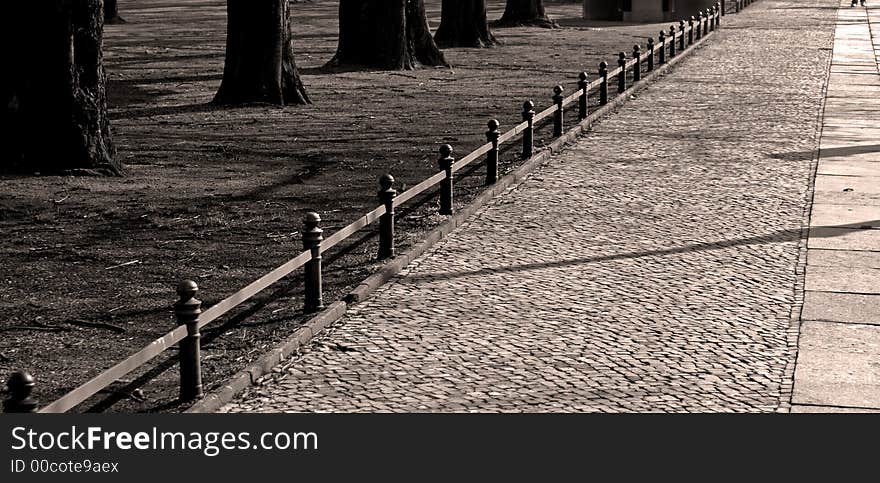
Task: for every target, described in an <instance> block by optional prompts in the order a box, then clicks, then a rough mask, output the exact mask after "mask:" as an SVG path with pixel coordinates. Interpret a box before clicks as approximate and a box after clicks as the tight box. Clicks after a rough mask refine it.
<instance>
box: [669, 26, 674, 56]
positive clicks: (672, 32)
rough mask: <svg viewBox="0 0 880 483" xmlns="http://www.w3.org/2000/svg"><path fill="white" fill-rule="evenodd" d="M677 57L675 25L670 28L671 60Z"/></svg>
mask: <svg viewBox="0 0 880 483" xmlns="http://www.w3.org/2000/svg"><path fill="white" fill-rule="evenodd" d="M673 57H675V25H670V26H669V60H672V58H673Z"/></svg>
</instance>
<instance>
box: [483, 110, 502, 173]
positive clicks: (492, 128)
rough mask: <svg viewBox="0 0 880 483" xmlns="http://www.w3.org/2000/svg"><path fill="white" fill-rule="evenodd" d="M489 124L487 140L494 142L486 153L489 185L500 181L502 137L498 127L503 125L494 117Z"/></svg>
mask: <svg viewBox="0 0 880 483" xmlns="http://www.w3.org/2000/svg"><path fill="white" fill-rule="evenodd" d="M487 126H488V127H489V130H488V131H486V141H487V142H490V143H492V150H491V151H489V152H488V153H486V184H487V185H489V184H494V183H495V182H496V181H498V138H499V137H501V132H500V131H499V130H498V128H499V127H500V126H501V125H500V124H499V123H498V121H497V120H495V119H492V120H491V121H489V123H488V124H487Z"/></svg>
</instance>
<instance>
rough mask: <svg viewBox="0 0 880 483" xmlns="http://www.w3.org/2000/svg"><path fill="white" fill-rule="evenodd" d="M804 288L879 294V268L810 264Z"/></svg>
mask: <svg viewBox="0 0 880 483" xmlns="http://www.w3.org/2000/svg"><path fill="white" fill-rule="evenodd" d="M804 289H805V290H808V291H809V290H817V291H822V292H843V293H861V294H880V270H877V269H874V268H854V267H823V266H815V265H812V264H810V265H809V268H808V269H807V273H806V280H805V282H804Z"/></svg>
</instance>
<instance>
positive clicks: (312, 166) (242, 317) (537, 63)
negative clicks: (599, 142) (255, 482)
mask: <svg viewBox="0 0 880 483" xmlns="http://www.w3.org/2000/svg"><path fill="white" fill-rule="evenodd" d="M489 3H490V9H489V18H490V19H497V18H499V17H500V16H501V12H502V10H503V3H504V2H503V1H502V0H492V1H490V2H489ZM426 4H427V7H428V15H429V18H430V25H431V28H432V29H436V27H437V24H438V22H439V18H440V11H439V10H440V0H426ZM293 8H294V11H295V18H296V38H295V47H296V49H297V55H298V58H297V62H298V64H299V67H300V68H301V71H302V75H303V80H304V83H305V85H306V88H307V89H308V92H309V95H310V96H311V98H312V100H313V102H314V104H312V105H309V106H293V107H286V108H277V107H270V106H251V107H243V108H217V107H214V106H212V105H211V104H210V101H211V99H212V97H213V95H214V93H215V92H216V90H217V87H218V86H219V83H220V79H221V73H222V70H223V56H224V42H225V27H226V25H225V20H226V19H225V2H224V1H222V0H176V1H174V2H171V1H168V0H139V1H137V2H135V1H122V2H120V10H121V14H122V16H123V17H124V18H125V19H126V20H127V21H128V23H125V24H121V25H109V26H107V28H106V38H105V55H106V67H107V72H108V76H109V89H110V103H111V106H110V107H111V123H112V124H111V126H112V130H113V139H114V141H115V143H116V146H117V148H118V156H119V157H120V159H121V160H122V161H123V163H124V164H125V169H126V173H125V176H124V177H122V178H110V179H105V178H88V177H80V178H74V177H48V176H30V177H4V178H0V230H2V234H3V240H4V242H3V244H2V246H0V312H2V313H3V317H2V320H0V333H2V334H3V338H2V341H0V376H2V377H3V378H5V377H6V375H7V374H9V373H10V372H11V371H13V370H15V369H24V370H28V371H30V372H31V373H32V374H33V375H34V376H35V377H36V379H37V387H36V390H35V396H36V398H37V399H38V400H39V401H40V403H41V404H46V403H48V402H51V401H52V400H54V399H56V398H58V397H60V396H62V395H63V394H64V393H66V392H67V391H70V390H71V389H73V388H75V387H76V386H78V385H79V384H81V383H83V382H85V381H86V380H88V379H89V378H91V377H93V376H95V375H96V374H98V373H100V372H101V371H103V370H104V369H106V368H108V367H110V366H111V365H113V364H114V363H116V362H118V361H120V360H121V359H123V358H125V357H126V356H128V355H130V354H131V353H133V352H135V351H136V350H138V349H140V348H141V347H143V346H144V345H145V344H147V343H149V342H150V341H151V340H153V339H155V338H156V337H158V336H161V335H162V334H164V333H165V332H167V331H168V330H170V329H171V328H172V327H173V326H174V322H173V317H172V314H171V311H170V306H171V304H172V303H173V302H174V301H175V294H174V287H175V285H176V283H177V282H178V281H179V280H181V279H184V278H192V279H193V280H196V281H197V282H198V284H199V286H200V287H201V292H200V294H199V297H200V298H201V299H202V300H203V302H204V307H208V306H210V305H211V304H213V303H216V302H217V301H218V300H221V299H222V298H224V297H225V296H227V295H229V294H231V293H233V292H235V291H236V290H238V289H239V288H241V287H243V286H244V285H246V284H247V283H249V282H251V281H253V280H254V279H256V278H258V277H259V276H261V275H262V274H264V273H265V272H268V271H269V270H271V269H273V268H275V267H276V266H278V265H280V264H282V263H283V262H285V261H286V260H287V259H289V258H291V257H293V256H295V255H296V254H298V253H299V252H300V249H301V241H300V236H299V230H300V227H301V220H302V217H303V214H304V213H305V212H306V211H307V210H310V209H314V210H316V211H318V212H319V213H320V214H321V216H322V218H323V219H324V224H323V227H324V229H325V233H326V234H330V233H332V232H333V231H335V230H336V229H338V228H340V227H342V226H345V225H346V224H347V223H349V222H351V221H353V220H354V219H356V218H358V217H359V216H361V215H362V214H363V213H364V212H366V211H368V210H369V209H371V208H373V207H374V206H376V205H377V200H376V191H377V189H378V186H377V178H378V177H379V175H381V174H383V173H386V172H390V173H392V174H393V175H394V176H395V178H396V179H397V180H398V181H399V185H398V189H405V187H406V186H411V185H413V184H415V183H417V182H419V181H421V180H422V179H424V178H426V177H428V176H430V175H431V174H433V173H434V172H435V171H436V170H437V163H436V160H437V151H438V147H439V146H440V145H441V144H444V143H449V144H452V145H453V146H454V148H455V152H456V155H457V157H460V156H462V155H463V154H465V153H467V152H469V151H470V150H472V149H474V148H475V147H477V146H479V145H481V144H482V143H484V142H485V137H484V132H485V130H486V121H487V120H489V119H491V118H497V119H498V120H499V121H500V122H501V125H502V130H505V129H506V128H507V127H510V126H512V125H514V124H516V123H518V122H519V121H520V120H521V119H520V111H521V105H522V102H523V101H524V100H527V99H531V100H533V101H534V102H535V104H536V107H537V108H538V109H543V108H545V107H547V106H548V105H549V104H550V96H551V94H552V92H551V88H552V87H553V86H554V85H555V84H557V83H561V84H563V85H564V86H565V88H566V92H572V90H573V89H575V87H576V79H577V74H578V72H580V71H581V70H586V71H588V72H590V73H591V78H594V76H595V72H596V66H597V64H598V62H599V61H600V60H606V61H608V62H609V64H611V65H615V64H614V59H615V58H616V53H617V52H618V51H620V50H625V51H627V52H630V51H631V49H632V46H633V44H634V43H639V44H641V45H643V46H644V44H645V40H646V37H647V36H649V35H656V34H657V32H658V31H659V30H660V29H661V28H663V27H666V28H668V25H657V24H647V25H646V24H642V25H624V24H620V23H599V22H585V21H583V20H582V19H581V18H580V12H581V10H580V9H581V6H580V4H576V3H570V2H565V3H550V4H548V11H549V14H550V16H551V17H552V18H554V19H555V20H556V21H557V22H558V23H559V24H560V28H558V29H552V30H550V29H540V28H509V29H496V30H495V34H496V36H497V37H498V38H499V39H500V40H501V41H502V42H503V45H501V46H499V47H496V48H492V49H448V50H446V51H445V54H446V56H447V60H448V61H449V62H450V63H451V65H452V67H451V68H428V69H422V70H415V71H405V72H382V71H352V72H343V73H333V74H329V73H325V72H324V71H322V69H321V66H322V65H323V64H324V63H325V62H326V61H328V60H329V59H330V58H331V57H332V55H333V53H334V51H335V48H336V40H337V19H336V17H337V8H338V2H335V1H331V0H315V1H313V2H307V3H296V4H294V5H293ZM573 122H574V113H570V114H569V116H568V119H567V123H569V124H571V123H573ZM549 131H550V129H549V127H548V126H544V127H542V128H541V129H540V130H539V131H538V132H537V133H536V145H537V146H539V147H540V146H541V145H543V144H545V143H546V141H547V140H548V137H549ZM46 142H51V133H47V139H46ZM510 147H511V149H508V150H506V151H505V152H504V153H503V155H502V158H503V159H502V168H501V171H502V173H503V172H506V171H509V170H510V169H512V167H514V166H515V165H516V163H517V162H518V161H519V160H518V159H517V145H516V144H513V145H511V146H510ZM483 176H484V171H483V169H482V168H478V169H475V170H473V171H472V172H467V173H462V176H460V179H459V182H458V185H457V188H456V196H457V200H456V202H457V204H461V203H465V202H467V201H468V200H469V199H471V198H472V197H473V195H474V194H475V193H477V192H478V191H479V189H480V187H481V184H482V178H483ZM435 196H436V194H435V193H434V192H431V193H428V194H427V195H426V196H425V197H422V198H420V199H417V200H415V202H414V203H412V204H410V205H408V206H406V207H403V208H401V209H400V210H399V212H398V213H399V218H398V220H399V221H398V223H399V229H400V231H401V233H400V235H399V240H400V242H399V245H398V248H399V249H401V250H404V249H406V247H407V246H410V245H412V244H413V243H414V242H416V241H418V240H419V237H420V235H421V234H422V233H424V231H425V230H426V229H429V228H430V227H432V226H434V225H436V224H437V223H438V222H440V221H442V219H443V218H442V217H441V216H439V215H437V213H436V212H437V207H436V200H435ZM375 250H376V242H375V239H374V236H373V232H372V231H365V232H364V233H363V234H362V236H357V237H354V238H352V239H351V243H348V244H345V245H344V246H343V247H341V248H340V249H338V250H333V251H331V252H330V253H329V254H328V256H327V257H326V259H325V261H326V265H325V274H324V280H325V300H326V301H328V302H329V301H332V300H335V299H337V298H338V297H339V296H341V295H342V294H344V293H345V291H346V289H349V288H351V287H352V286H353V285H355V284H357V283H358V282H360V281H361V280H362V279H363V278H365V277H366V276H367V275H369V274H370V273H371V272H373V271H374V270H375V268H376V267H377V266H378V265H377V263H376V261H375V256H374V254H375ZM300 284H301V282H300V279H299V277H289V280H285V281H283V282H281V283H280V284H278V286H277V287H273V288H272V289H270V290H268V291H267V293H265V294H263V295H261V296H260V297H258V298H257V299H256V300H255V301H254V302H252V303H247V304H244V305H243V306H242V307H241V308H240V310H237V311H235V312H234V313H233V314H232V315H231V316H230V317H226V318H224V319H221V320H220V321H218V322H217V323H216V324H212V325H211V326H210V328H209V329H208V330H206V331H205V333H204V337H203V349H202V351H203V352H202V355H203V371H204V380H205V383H206V388H207V389H210V388H212V387H215V386H217V385H218V384H220V383H221V382H222V381H223V380H224V378H226V377H228V376H230V375H232V374H233V373H234V372H236V371H238V370H240V369H241V368H243V367H244V366H245V365H246V364H247V363H248V362H249V361H252V360H254V359H256V358H257V357H258V356H259V355H260V354H262V353H263V352H264V351H265V350H267V349H268V348H270V347H271V346H272V345H274V344H275V343H277V342H278V341H279V340H281V339H282V338H284V337H285V336H286V335H287V334H289V333H290V332H291V331H292V330H293V329H294V328H296V327H297V326H298V325H299V324H300V323H302V321H303V320H304V318H305V316H304V315H303V314H302V311H301V305H302V299H301V296H300V288H301V287H300ZM174 354H175V350H174V349H172V350H169V351H167V352H166V353H165V354H164V355H163V356H160V357H159V358H157V359H156V360H155V361H154V362H153V363H151V364H149V365H147V366H145V367H144V368H143V369H141V370H139V371H136V372H135V373H132V374H130V375H129V377H127V378H126V379H125V380H123V381H120V382H119V383H117V384H115V385H114V386H112V387H111V388H110V390H109V391H106V392H103V393H101V394H99V395H98V396H96V397H94V398H92V399H91V400H89V401H87V402H86V403H84V404H82V405H81V406H80V407H78V408H77V409H76V410H77V411H106V410H109V411H123V412H141V411H147V412H153V411H176V410H179V409H180V408H181V405H180V404H179V403H178V402H177V400H176V397H177V390H178V389H177V384H178V375H177V367H176V366H175V365H174V361H173V356H174Z"/></svg>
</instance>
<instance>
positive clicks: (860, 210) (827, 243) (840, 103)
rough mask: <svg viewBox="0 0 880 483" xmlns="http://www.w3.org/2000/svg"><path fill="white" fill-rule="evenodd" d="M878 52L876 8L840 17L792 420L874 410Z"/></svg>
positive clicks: (879, 269)
mask: <svg viewBox="0 0 880 483" xmlns="http://www.w3.org/2000/svg"><path fill="white" fill-rule="evenodd" d="M845 5H848V3H845ZM869 16H870V22H869ZM872 38H873V41H872ZM878 43H880V9H878V8H875V7H874V6H873V5H872V6H871V7H869V9H867V10H866V9H865V8H849V7H846V6H845V7H844V8H841V10H840V11H839V14H838V26H837V30H836V32H835V38H834V53H833V58H832V63H831V74H830V76H829V80H828V95H827V99H826V103H825V114H824V116H823V122H822V136H821V141H820V146H821V151H820V156H819V166H818V172H817V175H816V192H815V197H814V199H813V211H812V216H811V222H810V227H811V230H810V238H809V243H808V247H809V250H808V252H807V253H808V254H807V267H806V294H805V299H804V308H803V319H804V321H803V324H802V327H801V337H800V350H799V351H798V362H797V370H796V372H795V385H794V398H793V399H792V402H793V403H794V407H793V411H795V412H819V411H821V412H825V411H832V412H853V411H855V412H858V411H875V412H877V411H880V326H878V325H880V303H878V302H880V297H878V295H880V230H878V229H877V228H880V72H878V69H877V61H878V59H880V45H878ZM841 225H843V226H846V227H845V228H827V227H828V226H841Z"/></svg>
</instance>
